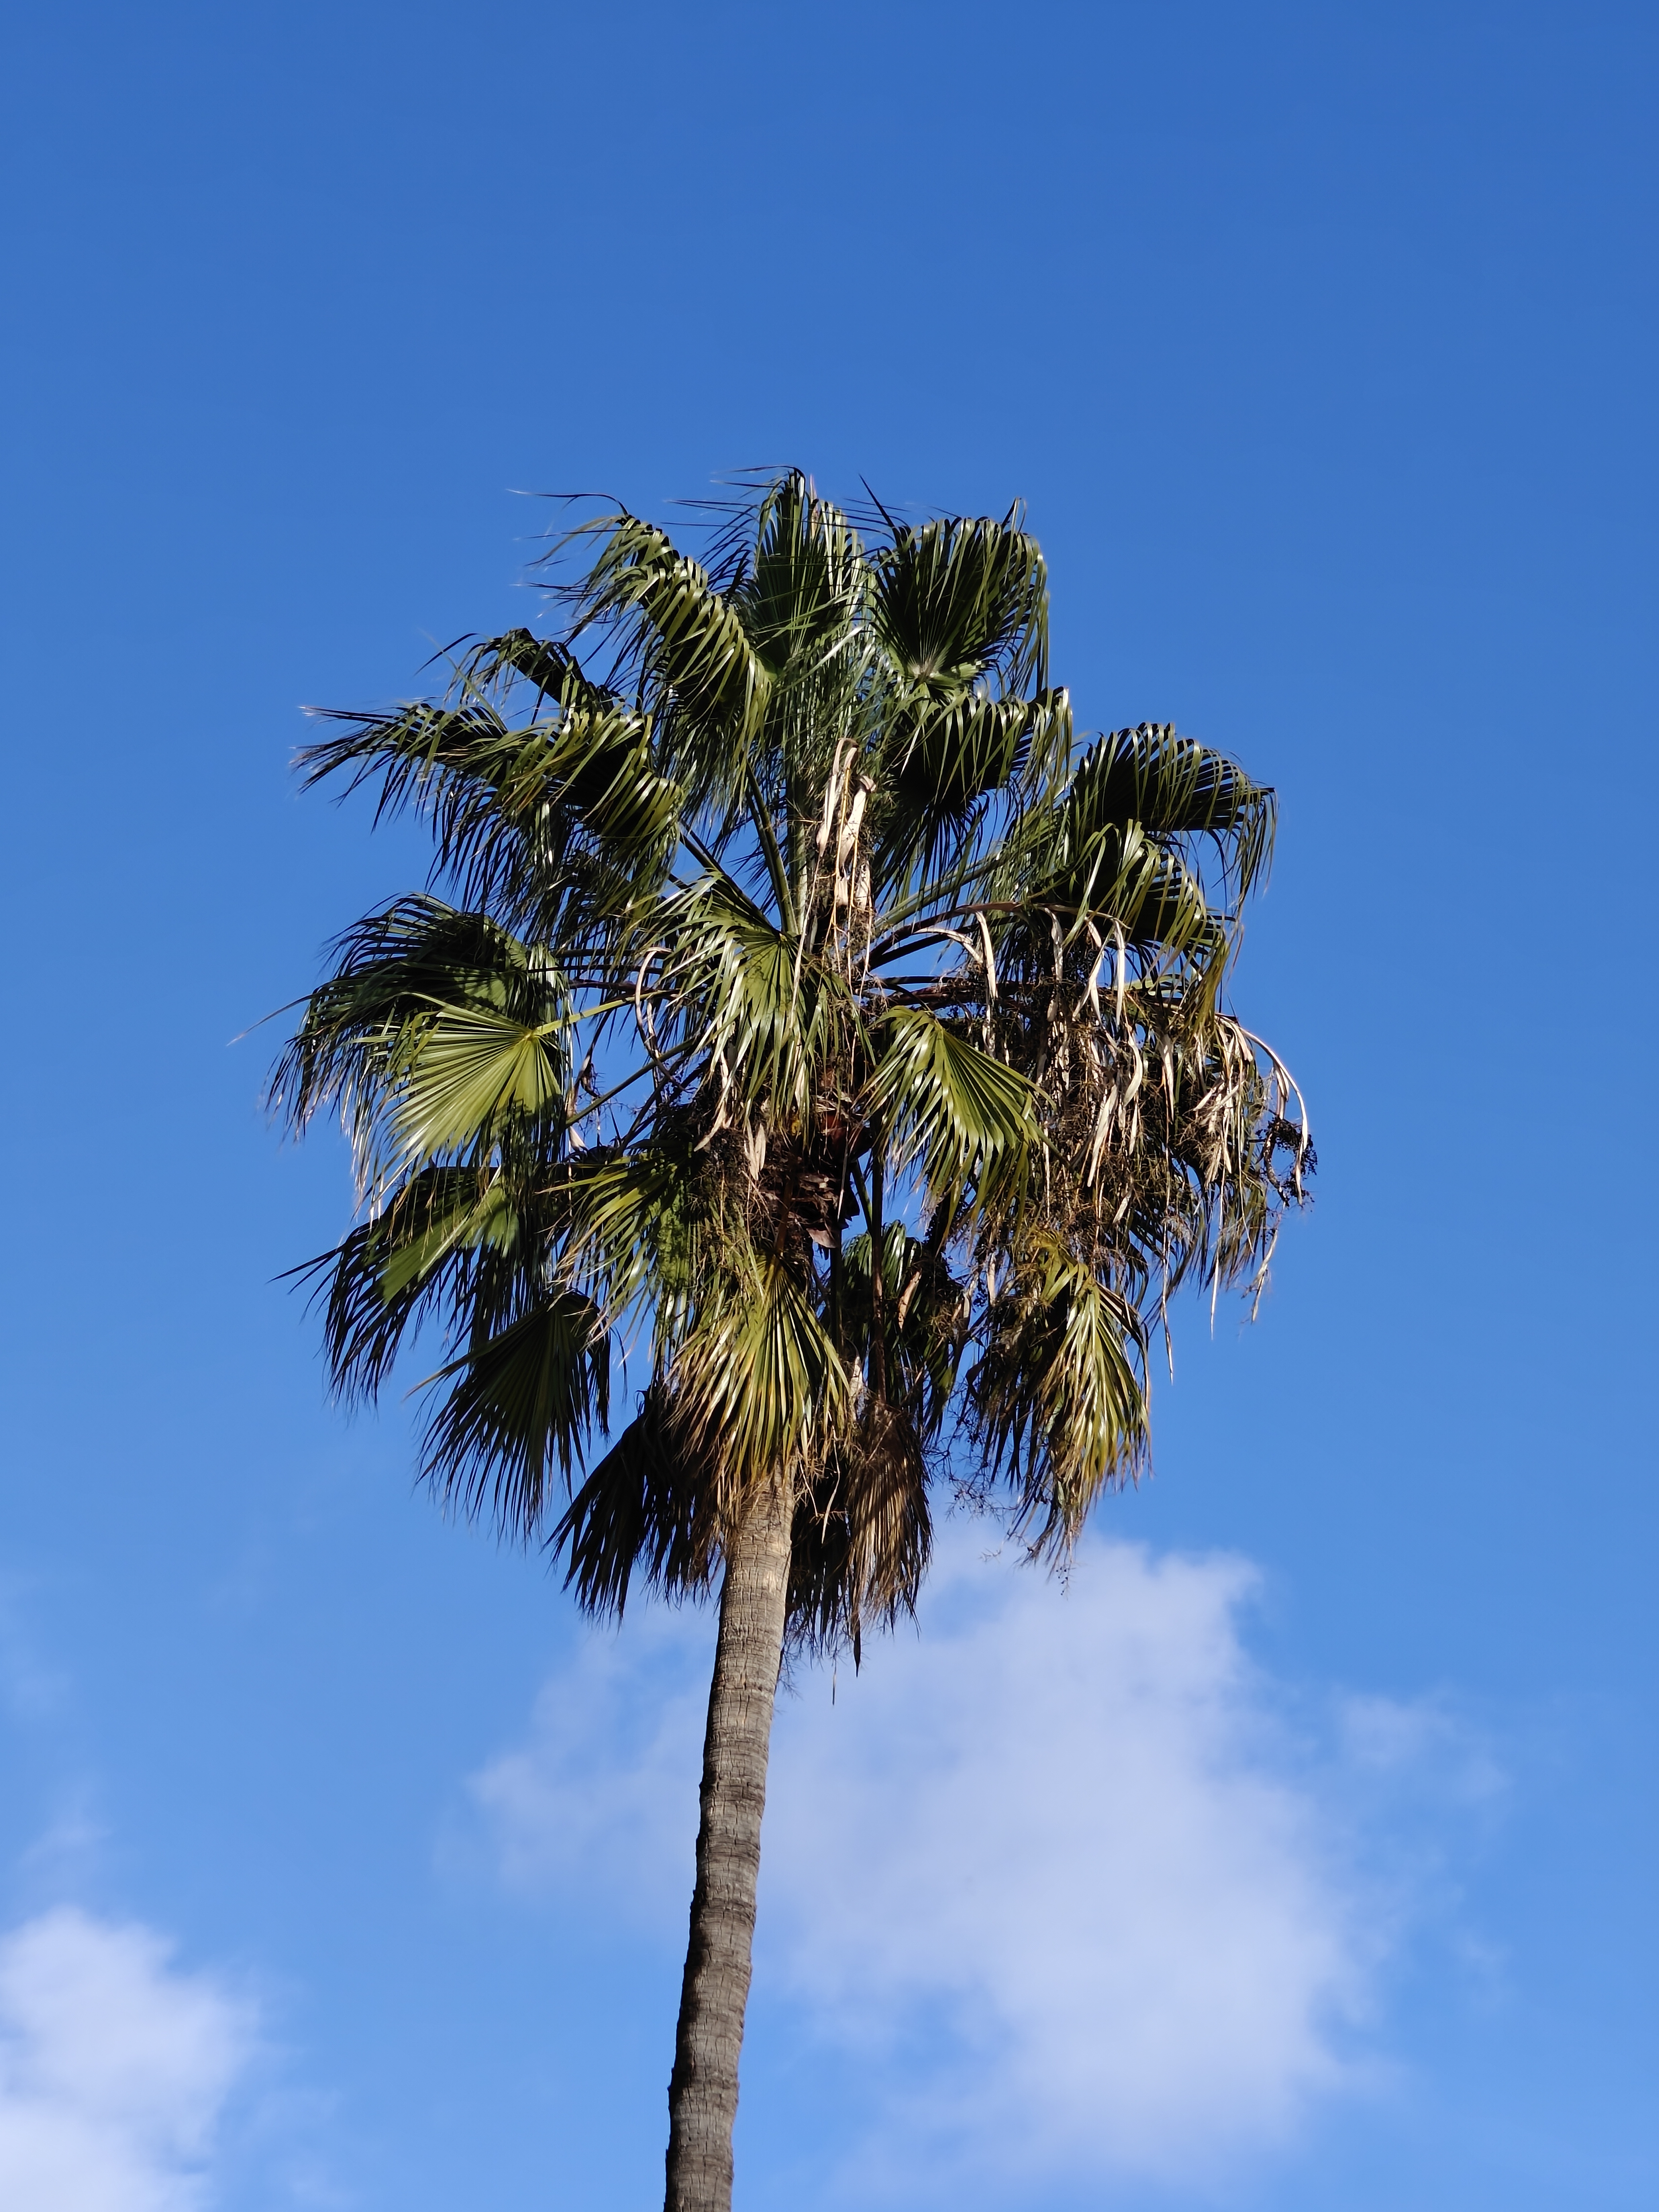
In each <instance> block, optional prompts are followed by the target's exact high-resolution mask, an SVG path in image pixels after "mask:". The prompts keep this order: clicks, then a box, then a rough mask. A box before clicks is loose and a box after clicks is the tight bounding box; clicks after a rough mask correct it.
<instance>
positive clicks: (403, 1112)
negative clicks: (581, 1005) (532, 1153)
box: [392, 1006, 571, 1160]
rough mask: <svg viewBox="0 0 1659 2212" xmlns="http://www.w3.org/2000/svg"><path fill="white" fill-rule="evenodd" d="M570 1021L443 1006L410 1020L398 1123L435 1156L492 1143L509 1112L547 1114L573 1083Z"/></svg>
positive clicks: (421, 1155)
mask: <svg viewBox="0 0 1659 2212" xmlns="http://www.w3.org/2000/svg"><path fill="white" fill-rule="evenodd" d="M568 1030H569V1022H568V1018H555V1019H554V1020H552V1021H549V1022H537V1023H532V1024H525V1023H522V1022H515V1021H513V1020H512V1019H511V1018H509V1017H507V1016H506V1015H503V1014H498V1013H495V1012H491V1011H490V1010H489V1009H487V1008H485V1007H482V1006H475V1007H468V1006H437V1007H435V1008H433V1009H432V1010H430V1012H428V1015H427V1017H426V1018H425V1019H424V1020H422V1021H419V1022H416V1023H413V1024H410V1029H409V1031H408V1033H407V1037H406V1042H405V1044H404V1052H403V1055H402V1064H401V1066H400V1067H399V1070H398V1083H397V1098H396V1104H395V1106H394V1108H393V1110H392V1126H393V1128H394V1129H395V1131H396V1133H397V1135H398V1139H399V1140H400V1141H401V1143H402V1146H403V1147H404V1152H405V1153H406V1154H407V1156H408V1157H409V1158H411V1159H416V1160H430V1159H435V1158H438V1157H439V1156H440V1155H441V1154H444V1153H447V1152H465V1151H469V1150H471V1149H472V1148H473V1147H475V1146H477V1145H479V1144H480V1143H483V1142H487V1141H488V1140H489V1139H490V1138H491V1137H492V1136H493V1135H495V1133H496V1132H497V1131H498V1129H499V1128H500V1126H501V1121H503V1119H504V1118H505V1117H507V1116H509V1115H519V1116H528V1115H539V1114H544V1113H546V1112H548V1111H549V1110H550V1109H556V1108H557V1107H558V1106H559V1105H561V1104H562V1101H563V1099H564V1097H565V1094H566V1092H567V1091H568V1089H569V1085H570V1075H571V1069H570V1055H569V1051H568V1044H567V1037H568Z"/></svg>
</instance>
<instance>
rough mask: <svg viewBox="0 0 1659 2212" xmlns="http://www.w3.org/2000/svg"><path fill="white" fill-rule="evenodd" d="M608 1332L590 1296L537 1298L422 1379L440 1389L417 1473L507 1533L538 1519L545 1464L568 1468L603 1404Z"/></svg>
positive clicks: (530, 1529) (604, 1413)
mask: <svg viewBox="0 0 1659 2212" xmlns="http://www.w3.org/2000/svg"><path fill="white" fill-rule="evenodd" d="M610 1377H611V1355H610V1339H609V1337H608V1334H606V1332H605V1329H604V1328H603V1327H602V1326H601V1324H600V1317H599V1312H598V1310H597V1309H596V1308H595V1307H594V1305H593V1304H592V1301H591V1300H590V1299H587V1298H585V1297H580V1296H579V1295H577V1294H576V1293H575V1292H574V1291H559V1292H556V1293H555V1294H553V1295H551V1296H549V1297H542V1298H539V1299H538V1301H537V1303H536V1304H533V1305H532V1307H531V1308H530V1310H529V1311H528V1312H525V1313H520V1315H518V1316H517V1317H516V1318H514V1319H513V1320H511V1321H508V1322H506V1324H505V1325H504V1326H503V1327H501V1328H499V1329H497V1330H495V1332H494V1333H492V1334H485V1335H483V1336H482V1337H481V1338H480V1339H479V1340H477V1341H476V1342H474V1343H472V1344H470V1345H469V1346H467V1348H466V1350H465V1352H463V1353H461V1354H460V1356H459V1358H454V1359H452V1360H450V1361H448V1362H447V1364H445V1365H444V1366H442V1367H441V1368H440V1369H439V1370H437V1372H436V1373H435V1375H433V1376H430V1377H429V1378H428V1383H427V1385H426V1386H425V1387H427V1388H428V1389H439V1388H440V1386H447V1388H443V1389H442V1390H441V1395H440V1397H439V1400H438V1403H437V1406H436V1408H435V1411H434V1413H433V1414H432V1417H431V1419H429V1421H428V1424H427V1429H426V1437H425V1444H424V1449H423V1452H422V1461H421V1473H422V1478H423V1480H426V1481H428V1482H430V1483H431V1484H432V1485H433V1486H434V1487H435V1489H436V1490H437V1491H438V1492H440V1493H441V1495H442V1496H443V1497H444V1498H446V1499H447V1500H452V1501H453V1502H454V1503H456V1504H459V1507H460V1508H461V1510H463V1511H464V1512H465V1513H467V1514H469V1515H471V1514H476V1513H477V1512H479V1511H481V1510H483V1509H484V1508H485V1507H488V1508H489V1510H490V1511H491V1513H492V1515H493V1516H494V1518H495V1521H496V1522H497V1523H498V1525H499V1526H500V1527H501V1528H502V1529H504V1530H505V1531H507V1533H508V1534H512V1535H514V1536H518V1537H521V1538H523V1537H529V1536H531V1535H532V1534H534V1533H535V1532H536V1530H537V1529H538V1527H539V1525H540V1523H541V1520H542V1516H543V1512H544V1503H545V1498H546V1492H547V1484H548V1477H549V1474H550V1472H551V1471H552V1470H553V1468H557V1469H558V1471H559V1472H560V1473H561V1474H563V1475H565V1476H567V1477H568V1474H569V1472H570V1468H571V1467H572V1465H573V1463H574V1461H575V1460H576V1458H577V1457H578V1456H579V1455H580V1452H581V1449H582V1448H583V1445H584V1444H585V1443H586V1438H587V1437H588V1435H589V1433H590V1432H591V1431H592V1429H593V1428H594V1427H595V1426H598V1427H599V1428H601V1429H602V1428H603V1427H604V1426H605V1421H606V1419H607V1418H608V1415H609V1412H610Z"/></svg>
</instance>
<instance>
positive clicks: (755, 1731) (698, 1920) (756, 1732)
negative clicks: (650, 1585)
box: [666, 1481, 790, 2212]
mask: <svg viewBox="0 0 1659 2212" xmlns="http://www.w3.org/2000/svg"><path fill="white" fill-rule="evenodd" d="M789 1508H790V1497H789V1489H788V1486H787V1483H786V1482H783V1481H779V1482H777V1483H776V1484H775V1485H773V1486H770V1487H769V1489H768V1490H767V1491H766V1492H763V1494H762V1495H760V1496H759V1497H757V1498H756V1499H755V1502H754V1504H753V1505H752V1506H751V1507H750V1513H749V1517H748V1519H747V1520H746V1521H745V1522H744V1526H743V1528H742V1531H741V1533H740V1534H739V1535H738V1540H737V1541H736V1543H735V1544H734V1545H733V1546H732V1553H731V1556H730V1558H729V1559H728V1560H727V1562H726V1582H725V1585H724V1587H723V1589H721V1591H720V1636H719V1640H718V1642H717V1644H716V1645H715V1650H714V1681H713V1682H712V1684H711V1685H710V1686H709V1692H708V1733H707V1734H706V1735H705V1736H704V1739H703V1750H702V1816H701V1819H700V1820H699V1822H698V1826H697V1881H696V1888H695V1889H694V1890H693V1892H692V1894H691V1938H690V1943H689V1945H688V1946H687V1948H686V1954H685V1979H684V1984H683V1985H682V1987H681V1991H680V2022H679V2029H678V2033H677V2034H676V2036H675V2039H674V2071H673V2074H672V2075H671V2078H670V2080H669V2084H668V2194H667V2200H666V2201H667V2212H730V2207H731V2203H732V2124H733V2123H734V2122H735V2120H736V2118H737V2116H738V2052H739V2051H741V2049H742V2047H743V2015H744V2008H745V2007H746V2006H747V2004H748V2002H749V1977H750V1956H751V1953H752V1949H753V1945H754V1936H755V1885H756V1881H757V1879H758V1876H759V1874H760V1837H761V1815H762V1814H763V1812H764V1811H765V1809H766V1762H767V1758H768V1755H769V1751H770V1748H771V1741H772V1706H773V1702H774V1699H775V1697H776V1695H777V1686H778V1669H779V1666H780V1664H781V1660H782V1656H783V1628H784V1613H785V1605H786V1601H787V1595H788V1583H789V1522H790V1511H789Z"/></svg>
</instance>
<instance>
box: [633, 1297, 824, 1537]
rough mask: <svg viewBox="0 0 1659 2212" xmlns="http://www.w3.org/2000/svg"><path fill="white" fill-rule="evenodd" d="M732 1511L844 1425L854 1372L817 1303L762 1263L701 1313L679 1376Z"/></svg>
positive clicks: (686, 1412) (684, 1402)
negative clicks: (760, 1484)
mask: <svg viewBox="0 0 1659 2212" xmlns="http://www.w3.org/2000/svg"><path fill="white" fill-rule="evenodd" d="M670 1383H671V1389H672V1390H673V1394H674V1397H675V1401H676V1403H677V1406H678V1407H679V1409H680V1411H681V1413H682V1414H683V1417H684V1420H685V1422H686V1425H687V1430H688V1432H689V1434H690V1437H692V1439H693V1441H694V1443H695V1444H696V1447H697V1448H698V1449H699V1450H700V1451H702V1452H706V1453H707V1454H708V1455H709V1458H710V1461H711V1463H712V1464H713V1465H714V1466H715V1467H716V1468H718V1471H719V1480H720V1484H721V1485H722V1486H723V1501H722V1502H723V1504H724V1505H725V1510H728V1511H729V1510H735V1507H736V1501H737V1500H738V1499H739V1498H741V1497H742V1496H743V1494H744V1493H745V1492H747V1491H748V1490H749V1489H750V1487H751V1486H753V1485H754V1484H756V1483H758V1482H761V1481H763V1480H766V1479H767V1478H769V1477H770V1476H771V1475H773V1474H775V1473H776V1472H777V1470H778V1469H779V1468H788V1467H792V1466H793V1465H794V1464H795V1462H797V1461H798V1460H799V1458H800V1457H801V1456H802V1455H805V1454H809V1453H810V1452H811V1449H813V1447H814V1445H815V1443H816V1444H818V1445H822V1444H823V1443H825V1442H827V1441H828V1440H829V1439H830V1438H832V1437H834V1436H836V1434H837V1433H838V1432H839V1431H840V1430H841V1429H842V1426H843V1425H844V1424H845V1421H846V1419H847V1415H848V1412H849V1410H850V1407H851V1404H852V1386H851V1383H850V1380H849V1377H848V1373H847V1370H846V1368H845V1367H844V1366H843V1364H842V1360H841V1358H840V1355H839V1354H838V1352H836V1346H835V1345H834V1343H833V1341H832V1340H831V1339H830V1336H829V1331H828V1330H827V1329H826V1328H825V1326H824V1323H823V1317H822V1316H821V1314H820V1312H819V1310H818V1306H817V1300H816V1299H815V1298H814V1297H812V1296H811V1293H810V1291H809V1290H808V1288H807V1286H806V1285H805V1284H804V1283H803V1282H802V1281H801V1280H800V1279H799V1277H797V1276H796V1275H795V1274H794V1273H793V1272H792V1271H791V1270H790V1269H789V1268H788V1267H787V1266H786V1265H784V1264H783V1263H781V1261H779V1260H778V1259H777V1258H776V1257H775V1255H770V1254H763V1255H756V1256H755V1258H754V1259H753V1260H752V1261H750V1264H749V1265H748V1266H746V1267H743V1268H742V1269H741V1271H740V1272H739V1273H738V1274H736V1275H735V1276H734V1277H733V1279H732V1280H731V1281H730V1282H729V1283H728V1284H726V1285H723V1286H722V1288H721V1290H720V1292H719V1293H718V1294H717V1295H716V1297H714V1298H713V1299H711V1301H710V1302H709V1304H708V1306H707V1307H706V1308H705V1309H704V1310H702V1312H700V1313H699V1315H698V1316H697V1318H696V1323H695V1324H694V1326H693V1328H692V1329H691V1331H690V1334H688V1336H687V1337H686V1339H685V1341H684V1344H683V1345H682V1346H681V1348H680V1352H679V1355H678V1359H677V1360H676V1363H675V1365H674V1368H673V1371H672V1374H671V1377H670Z"/></svg>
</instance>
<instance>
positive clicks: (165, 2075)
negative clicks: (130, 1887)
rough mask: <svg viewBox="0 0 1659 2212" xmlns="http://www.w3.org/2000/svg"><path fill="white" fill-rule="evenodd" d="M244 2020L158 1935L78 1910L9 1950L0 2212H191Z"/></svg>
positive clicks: (246, 2034)
mask: <svg viewBox="0 0 1659 2212" xmlns="http://www.w3.org/2000/svg"><path fill="white" fill-rule="evenodd" d="M251 2051H252V2018H251V2015H250V2013H249V2011H248V2008H246V2006H245V2005H244V2004H242V2003H241V2002H238V2001H237V2000H236V1999H234V1998H233V1997H232V1996H228V1994H227V1993H226V1992H225V1990H222V1988H221V1987H220V1986H219V1985H218V1984H216V1982H214V1981H213V1980H211V1979H210V1978H208V1977H206V1976H204V1975H199V1974H187V1973H183V1972H179V1970H178V1969H177V1968H176V1967H174V1966H173V1965H172V1964H171V1954H170V1948H169V1946H168V1945H167V1943H166V1942H164V1941H163V1940H162V1939H161V1937H160V1936H156V1935H155V1933H153V1932H152V1931H151V1930H150V1929H146V1928H143V1927H136V1926H130V1925H126V1926H123V1925H115V1924H112V1923H109V1922H106V1921H102V1920H98V1919H94V1918H93V1917H90V1916H89V1915H88V1914H86V1913H84V1912H81V1911H76V1910H74V1909H72V1908H70V1907H61V1908H59V1909H58V1910H56V1911H51V1912H47V1913H44V1914H42V1915H40V1917H38V1918H35V1919H33V1920H30V1921H27V1922H26V1923H23V1925H21V1927H19V1928H16V1929H13V1930H12V1931H11V1932H10V1933H9V1935H7V1936H5V1937H4V1938H3V1939H0V2204H3V2205H4V2206H5V2207H6V2208H7V2212H198V2208H200V2207H203V2206H204V2205H205V2203H206V2202H207V2196H206V2181H205V2163H206V2160H207V2159H208V2156H209V2154H210V2150H211V2148H212V2142H213V2136H214V2130H215V2124H216V2121H217V2119H218V2118H219V2115H220V2113H221V2112H222V2107H223V2106H224V2103H225V2100H226V2098H227V2096H228V2093H229V2092H230V2089H231V2087H232V2086H233V2084H234V2081H236V2079H237V2076H238V2075H240V2072H241V2071H242V2069H243V2068H244V2067H245V2065H246V2063H247V2060H248V2058H249V2057H250V2055H251Z"/></svg>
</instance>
